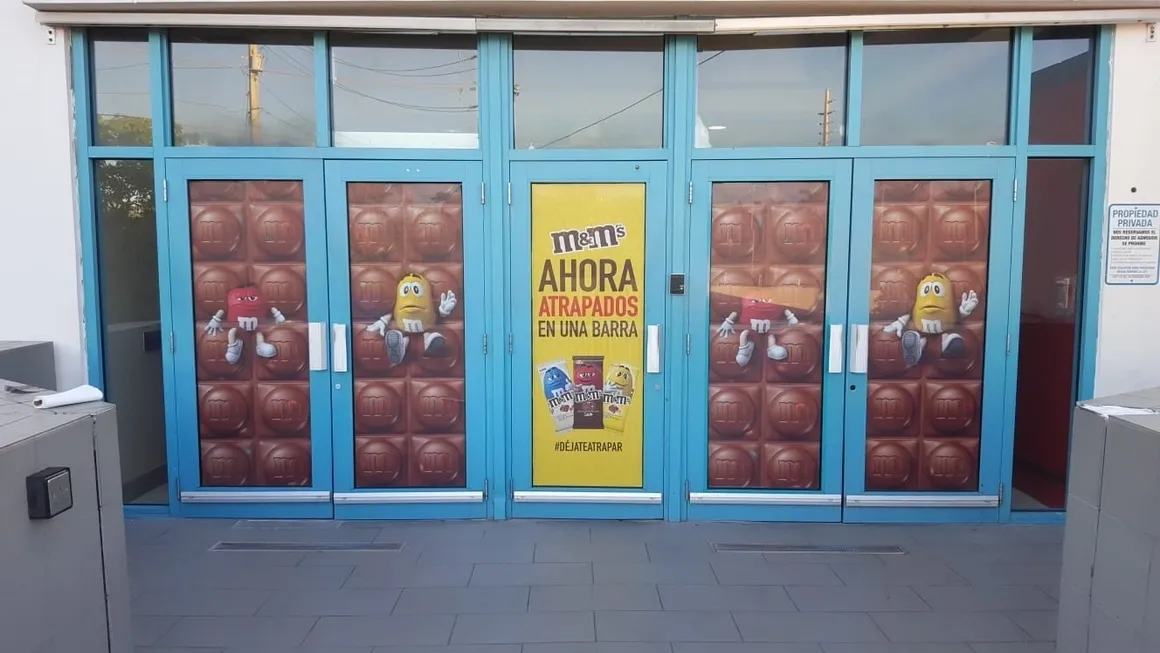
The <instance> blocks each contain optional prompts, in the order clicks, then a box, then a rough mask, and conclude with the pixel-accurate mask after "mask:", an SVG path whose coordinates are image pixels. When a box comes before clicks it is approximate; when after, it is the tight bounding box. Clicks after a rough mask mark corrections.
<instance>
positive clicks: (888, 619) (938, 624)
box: [872, 612, 1031, 643]
mask: <svg viewBox="0 0 1160 653" xmlns="http://www.w3.org/2000/svg"><path fill="white" fill-rule="evenodd" d="M872 617H873V618H874V621H875V623H877V624H878V626H879V627H880V628H881V629H882V632H884V633H886V636H887V637H889V638H890V641H892V642H948V643H949V642H1024V641H1029V640H1030V639H1031V638H1030V637H1028V636H1027V633H1025V632H1023V629H1021V628H1020V627H1019V626H1018V625H1017V624H1016V623H1015V622H1014V621H1011V620H1010V619H1008V618H1007V617H1006V616H1005V615H1003V614H1000V613H996V612H959V613H955V612H876V613H873V615H872Z"/></svg>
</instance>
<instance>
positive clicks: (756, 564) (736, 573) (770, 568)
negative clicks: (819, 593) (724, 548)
mask: <svg viewBox="0 0 1160 653" xmlns="http://www.w3.org/2000/svg"><path fill="white" fill-rule="evenodd" d="M711 564H712V567H713V573H714V574H715V575H716V577H717V582H718V583H720V584H722V585H786V586H788V585H841V584H842V579H840V578H838V576H837V575H836V574H835V573H834V570H833V568H831V567H830V566H829V565H817V564H785V565H779V564H773V563H769V562H766V561H765V560H764V559H763V558H756V559H754V560H751V561H740V560H737V559H732V560H728V561H724V560H714V561H713V562H712V563H711Z"/></svg>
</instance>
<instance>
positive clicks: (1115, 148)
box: [1095, 25, 1160, 397]
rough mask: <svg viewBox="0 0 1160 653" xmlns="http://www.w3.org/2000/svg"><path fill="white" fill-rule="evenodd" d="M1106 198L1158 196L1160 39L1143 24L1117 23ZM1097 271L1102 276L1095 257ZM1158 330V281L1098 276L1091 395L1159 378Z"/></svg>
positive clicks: (1152, 199) (1139, 200) (1158, 199)
mask: <svg viewBox="0 0 1160 653" xmlns="http://www.w3.org/2000/svg"><path fill="white" fill-rule="evenodd" d="M1133 188H1135V189H1136V192H1134V193H1133V192H1132V189H1133ZM1107 202H1108V204H1109V205H1110V204H1148V203H1156V204H1160V41H1156V42H1152V43H1149V42H1147V40H1146V39H1145V31H1144V26H1143V25H1124V26H1119V27H1117V28H1116V40H1115V45H1114V48H1113V52H1112V94H1111V118H1110V125H1109V147H1108V183H1107ZM1104 215H1105V216H1106V215H1107V211H1106V210H1105V213H1104ZM1104 239H1105V242H1106V239H1107V232H1106V230H1105V234H1104ZM1101 251H1103V250H1101ZM1099 274H1100V276H1101V279H1103V275H1104V270H1103V267H1102V265H1101V269H1100V270H1099ZM1158 332H1160V286H1149V287H1136V288H1133V287H1125V286H1109V285H1106V284H1104V286H1103V290H1102V292H1101V297H1100V331H1099V340H1098V343H1097V352H1098V353H1097V360H1096V386H1095V395H1096V396H1097V397H1100V396H1106V395H1110V394H1119V393H1122V392H1130V391H1132V390H1140V389H1143V388H1150V387H1153V386H1160V338H1157V337H1156V335H1154V334H1156V333H1158Z"/></svg>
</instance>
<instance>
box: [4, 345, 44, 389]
mask: <svg viewBox="0 0 1160 653" xmlns="http://www.w3.org/2000/svg"><path fill="white" fill-rule="evenodd" d="M0 379H11V380H12V381H14V382H16V383H23V384H25V385H31V386H36V387H37V388H47V389H49V390H56V354H55V353H54V351H53V345H52V343H51V342H23V341H20V340H0Z"/></svg>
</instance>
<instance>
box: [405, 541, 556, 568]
mask: <svg viewBox="0 0 1160 653" xmlns="http://www.w3.org/2000/svg"><path fill="white" fill-rule="evenodd" d="M487 542H488V541H487V540H486V539H485V540H483V542H482V543H480V542H439V543H434V544H426V545H424V546H423V548H422V553H421V554H420V555H419V564H421V565H430V564H453V563H461V562H470V563H473V564H475V563H513V562H532V560H533V557H534V555H535V552H536V544H535V542H531V541H527V542H511V543H497V544H488V543H487Z"/></svg>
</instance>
